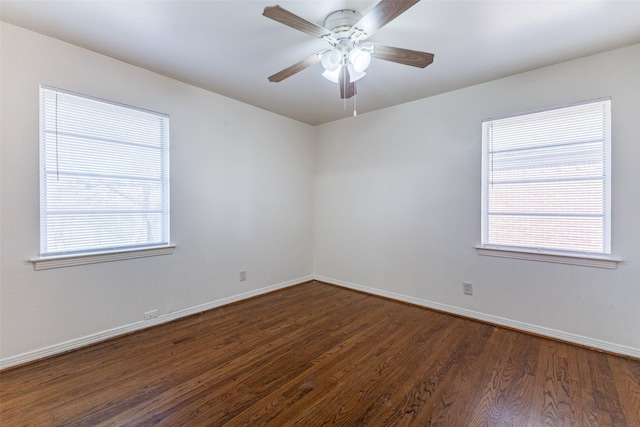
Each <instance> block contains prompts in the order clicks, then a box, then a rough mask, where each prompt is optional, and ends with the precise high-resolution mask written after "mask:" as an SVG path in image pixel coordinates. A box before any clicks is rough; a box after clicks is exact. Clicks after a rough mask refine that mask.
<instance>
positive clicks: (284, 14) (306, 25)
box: [262, 6, 331, 38]
mask: <svg viewBox="0 0 640 427" xmlns="http://www.w3.org/2000/svg"><path fill="white" fill-rule="evenodd" d="M262 15H263V16H266V17H267V18H271V19H273V20H274V21H277V22H280V23H281V24H284V25H286V26H288V27H291V28H294V29H296V30H298V31H302V32H303V33H307V34H309V35H311V36H314V37H318V38H322V37H323V36H326V35H329V34H331V31H329V30H327V29H326V28H323V27H321V26H320V25H317V24H314V23H313V22H309V21H307V20H306V19H302V18H300V17H299V16H298V15H295V14H293V13H291V12H289V11H288V10H286V9H283V8H281V7H280V6H267V7H265V8H264V11H263V12H262Z"/></svg>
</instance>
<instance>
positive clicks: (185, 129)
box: [0, 23, 314, 367]
mask: <svg viewBox="0 0 640 427" xmlns="http://www.w3.org/2000/svg"><path fill="white" fill-rule="evenodd" d="M1 25H2V27H1V28H2V33H1V39H2V56H1V61H2V62H1V65H2V82H1V84H2V86H1V91H2V101H1V108H2V110H1V111H2V120H1V123H2V130H1V143H2V151H1V169H0V171H1V176H0V182H1V185H2V187H1V190H2V193H1V194H2V199H1V210H0V218H1V228H0V231H1V233H2V234H1V239H0V242H1V245H2V247H1V254H0V261H1V269H2V271H1V273H0V280H1V283H0V285H1V287H0V315H1V317H0V323H1V326H0V327H1V329H0V339H1V341H0V359H1V361H2V363H1V364H0V367H2V365H4V366H10V365H12V364H16V363H21V362H24V361H27V360H30V359H32V358H35V357H39V356H42V355H47V354H50V353H54V352H56V351H59V350H64V349H65V348H71V347H73V346H75V345H78V344H83V343H87V342H91V341H92V340H95V339H100V338H104V337H105V336H110V335H113V334H115V333H120V332H126V331H128V330H131V329H136V328H139V327H141V326H146V325H149V322H147V323H145V322H142V319H143V313H144V312H145V311H149V310H153V309H158V310H159V314H160V318H159V320H167V319H170V318H172V317H175V316H179V315H183V314H185V313H189V312H190V311H193V310H196V309H198V308H207V307H211V306H215V305H216V304H220V303H224V302H228V301H230V300H233V299H237V298H242V297H246V296H249V295H252V294H255V293H260V292H264V291H266V290H269V289H274V288H277V287H280V286H286V285H290V284H293V283H298V282H301V281H304V280H307V279H309V278H311V274H312V270H313V264H312V263H313V254H312V250H313V245H312V237H313V228H312V217H313V215H312V201H313V200H312V190H313V155H314V151H313V142H314V130H313V128H312V127H311V126H308V125H305V124H302V123H299V122H296V121H293V120H290V119H287V118H283V117H281V116H278V115H275V114H272V113H269V112H266V111H264V110H260V109H258V108H254V107H252V106H249V105H246V104H242V103H239V102H236V101H233V100H230V99H228V98H224V97H222V96H219V95H216V94H213V93H210V92H207V91H204V90H201V89H198V88H195V87H193V86H189V85H187V84H183V83H180V82H177V81H175V80H172V79H169V78H166V77H162V76H160V75H157V74H154V73H151V72H149V71H146V70H143V69H140V68H136V67H134V66H131V65H128V64H125V63H122V62H119V61H116V60H114V59H111V58H108V57H105V56H102V55H99V54H96V53H93V52H90V51H87V50H85V49H82V48H79V47H76V46H73V45H69V44H66V43H63V42H60V41H58V40H55V39H52V38H48V37H45V36H42V35H39V34H36V33H33V32H30V31H27V30H24V29H21V28H19V27H15V26H12V25H10V24H6V23H2V24H1ZM40 84H45V85H49V86H54V87H59V88H63V89H66V90H71V91H76V92H80V93H83V94H87V95H91V96H95V97H100V98H105V99H109V100H112V101H117V102H121V103H125V104H129V105H133V106H137V107H142V108H146V109H150V110H154V111H159V112H162V113H166V114H169V115H170V117H171V198H172V200H171V233H172V240H173V241H174V242H175V243H176V244H177V249H176V251H175V253H174V254H173V255H167V256H160V257H154V258H145V259H138V260H127V261H118V262H110V263H103V264H93V265H87V266H78V267H69V268H61V269H54V270H44V271H34V269H33V267H32V265H31V264H30V263H29V262H27V260H29V259H31V258H33V257H35V256H37V254H38V244H39V240H38V239H39V237H38V236H39V228H38V227H39V184H38V162H39V160H38V145H39V141H38V138H39V134H38V126H39V124H38V123H39V121H38V86H39V85H40ZM240 270H246V271H247V281H246V282H242V283H241V282H239V271H240Z"/></svg>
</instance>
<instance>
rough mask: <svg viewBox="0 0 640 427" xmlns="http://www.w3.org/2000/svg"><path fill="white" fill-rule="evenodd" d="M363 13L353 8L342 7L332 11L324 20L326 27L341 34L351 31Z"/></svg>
mask: <svg viewBox="0 0 640 427" xmlns="http://www.w3.org/2000/svg"><path fill="white" fill-rule="evenodd" d="M361 18H362V14H361V13H360V12H358V11H356V10H352V9H341V10H336V11H335V12H332V13H330V14H329V15H327V17H326V18H325V20H324V27H325V28H326V29H327V30H331V31H332V32H334V33H335V34H337V35H339V34H340V33H343V32H345V31H349V30H350V29H351V27H353V26H354V25H355V24H356V23H357V22H358V21H359V20H360V19H361Z"/></svg>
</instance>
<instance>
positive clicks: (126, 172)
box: [40, 87, 169, 257]
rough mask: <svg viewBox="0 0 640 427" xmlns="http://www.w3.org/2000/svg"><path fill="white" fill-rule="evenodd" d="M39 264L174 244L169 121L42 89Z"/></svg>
mask: <svg viewBox="0 0 640 427" xmlns="http://www.w3.org/2000/svg"><path fill="white" fill-rule="evenodd" d="M40 115H41V118H40V149H41V152H40V256H42V257H46V256H61V255H81V254H90V253H101V252H111V251H122V250H133V249H141V248H149V247H156V246H166V245H168V244H169V118H168V117H167V116H166V115H162V114H158V113H152V112H149V111H144V110H140V109H136V108H131V107H126V106H123V105H118V104H114V103H109V102H105V101H101V100H96V99H92V98H87V97H83V96H80V95H77V94H72V93H68V92H63V91H60V90H56V89H51V88H47V87H41V88H40Z"/></svg>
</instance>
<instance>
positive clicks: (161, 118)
mask: <svg viewBox="0 0 640 427" xmlns="http://www.w3.org/2000/svg"><path fill="white" fill-rule="evenodd" d="M51 94H55V95H57V94H61V95H63V96H69V97H76V98H79V102H88V103H90V104H93V105H96V106H100V108H103V112H105V114H107V117H108V118H109V119H112V118H113V117H112V116H110V115H109V114H111V112H107V111H108V110H109V109H111V110H112V111H116V112H118V113H122V112H124V113H131V117H130V121H134V120H136V118H135V116H136V115H138V116H146V117H151V118H152V119H153V120H158V125H157V126H158V128H157V132H158V133H157V135H156V134H154V136H153V137H154V138H156V140H155V141H156V143H157V145H156V146H157V147H158V148H157V149H158V150H160V151H159V152H158V154H155V155H154V156H155V157H157V158H158V160H157V161H158V163H155V166H154V168H157V171H158V172H154V173H157V174H158V175H154V176H156V177H157V178H154V180H155V181H156V182H157V184H156V188H158V191H160V193H158V194H159V196H160V199H159V202H155V203H160V205H157V206H160V207H161V209H160V211H159V218H160V219H159V221H160V223H159V226H160V232H161V234H160V235H159V238H158V239H155V241H150V240H147V241H146V242H141V243H140V244H135V243H133V244H132V243H131V242H130V241H123V240H116V241H115V243H110V244H103V245H101V246H95V245H93V244H90V243H87V245H86V246H85V247H84V248H83V247H79V248H75V249H73V248H72V249H71V250H69V251H64V250H60V249H58V250H54V251H51V252H50V253H47V252H46V251H47V249H48V248H49V246H47V244H48V241H47V235H46V234H45V233H46V227H47V212H48V211H46V209H47V186H46V181H45V180H46V178H45V177H46V175H47V174H50V172H51V171H50V170H49V171H48V170H47V165H46V159H47V153H46V152H45V146H46V142H45V131H46V129H45V118H44V117H45V116H44V114H45V113H46V111H50V110H46V108H47V106H46V105H45V97H46V96H50V95H51ZM38 95H39V104H40V110H39V111H40V115H39V122H40V133H39V147H40V165H39V176H40V222H39V224H40V226H39V232H40V245H39V247H40V249H39V256H38V257H36V258H34V259H31V260H30V261H31V262H32V263H33V264H34V269H36V270H41V269H48V268H58V267H67V266H73V265H83V264H91V263H97V262H106V261H116V260H121V259H133V258H142V257H149V256H157V255H167V254H171V253H173V250H174V249H175V245H174V244H171V243H170V239H171V235H170V222H171V221H170V175H169V174H170V163H169V156H170V153H169V147H170V143H169V138H170V128H169V125H170V121H169V116H168V115H167V114H163V113H158V112H156V111H151V110H146V109H142V108H138V107H133V106H131V105H126V104H122V103H118V102H114V101H110V100H106V99H101V98H96V97H92V96H88V95H84V94H80V93H77V92H72V91H68V90H64V89H59V88H56V87H51V86H46V85H40V86H39V91H38ZM56 99H57V98H56ZM74 102H75V101H74ZM56 103H57V100H56ZM94 103H98V104H94ZM56 109H57V107H56ZM55 114H56V118H55V120H56V122H57V120H58V118H57V114H58V113H57V110H56V113H55ZM123 117H124V121H125V122H126V121H129V120H128V118H127V117H126V114H125V115H123ZM100 120H102V119H100ZM145 120H146V119H145ZM116 126H117V125H116ZM55 127H56V129H55V132H54V134H58V129H57V124H56V125H55ZM85 129H89V128H85ZM91 129H93V128H91ZM125 129H126V128H125ZM132 129H133V128H132ZM137 129H138V128H136V130H137ZM140 129H144V128H140ZM151 129H153V128H151ZM89 133H91V132H89V131H87V133H80V134H78V137H79V138H89V140H90V141H94V142H95V141H98V140H100V139H98V140H95V139H94V137H92V136H91V135H89ZM60 135H62V134H60ZM106 135H108V136H110V137H111V136H112V135H113V134H110V133H109V134H106ZM122 135H130V134H129V133H127V134H124V133H123V134H122ZM134 135H135V133H134ZM55 138H56V148H55V150H56V169H57V150H58V148H57V136H56V137H55ZM80 141H81V140H80ZM103 141H105V142H107V143H108V145H107V147H108V149H109V151H107V153H109V152H111V153H112V154H111V155H112V156H113V155H114V154H117V152H113V151H112V150H113V149H116V150H117V148H118V146H120V147H124V146H127V145H129V146H135V144H136V143H133V142H132V143H126V140H125V139H123V140H122V142H118V141H120V140H119V139H117V138H116V139H113V140H112V141H114V142H109V141H108V140H104V139H103ZM141 141H147V139H146V137H145V139H143V140H141ZM122 144H124V145H122ZM131 144H133V145H131ZM145 145H146V142H145ZM153 146H154V145H151V146H148V145H147V147H149V148H146V149H145V150H147V151H148V150H149V149H153ZM140 147H144V145H140ZM142 149H144V148H142ZM76 155H77V154H76ZM116 157H117V156H116ZM85 158H86V156H85ZM143 159H144V157H143ZM116 164H121V165H124V166H123V167H126V165H127V162H122V163H116ZM151 164H152V165H153V163H151ZM114 165H115V164H114ZM78 166H79V167H82V163H80V164H78ZM87 167H90V166H87ZM130 168H131V166H129V169H130ZM74 170H77V169H71V173H75V172H73V171H74ZM92 170H95V169H89V172H91V171H92ZM137 171H138V170H136V173H135V174H131V175H127V174H126V173H125V175H120V176H122V178H125V179H131V180H133V181H132V182H137V181H139V180H140V179H142V180H143V181H144V180H146V179H148V178H142V175H140V177H141V178H136V177H135V176H138V175H139V174H138V172H137ZM80 176H85V177H90V176H91V173H89V175H82V174H81V175H80ZM96 179H98V180H100V179H101V178H100V176H99V175H96ZM118 179H121V178H118ZM158 180H159V181H158ZM102 185H106V184H102ZM107 188H108V187H107ZM115 188H116V189H117V188H120V187H115ZM129 188H138V187H137V186H136V187H129ZM145 188H146V187H145ZM65 191H68V190H65ZM60 194H66V193H60ZM147 194H148V193H145V196H146V195H147ZM125 197H126V196H125ZM59 200H60V199H59ZM62 200H65V199H62ZM72 200H73V199H72ZM103 200H110V199H103ZM130 200H131V199H130ZM133 200H136V199H133ZM59 203H60V202H59ZM65 203H66V202H65ZM76 203H77V202H76ZM147 203H148V202H147ZM153 211H156V212H158V211H157V208H155V209H152V210H151V211H149V212H153ZM71 212H73V209H72V210H71ZM116 212H117V213H116V217H117V216H118V215H119V214H120V212H121V213H122V214H123V215H124V214H125V213H127V212H126V209H125V210H123V209H122V208H120V209H118V210H116ZM78 213H79V214H80V215H82V211H81V210H80V211H78ZM129 213H130V212H129ZM141 213H142V211H141ZM120 221H122V220H120ZM125 222H126V221H125ZM125 234H126V233H125ZM87 236H90V235H89V234H87Z"/></svg>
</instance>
